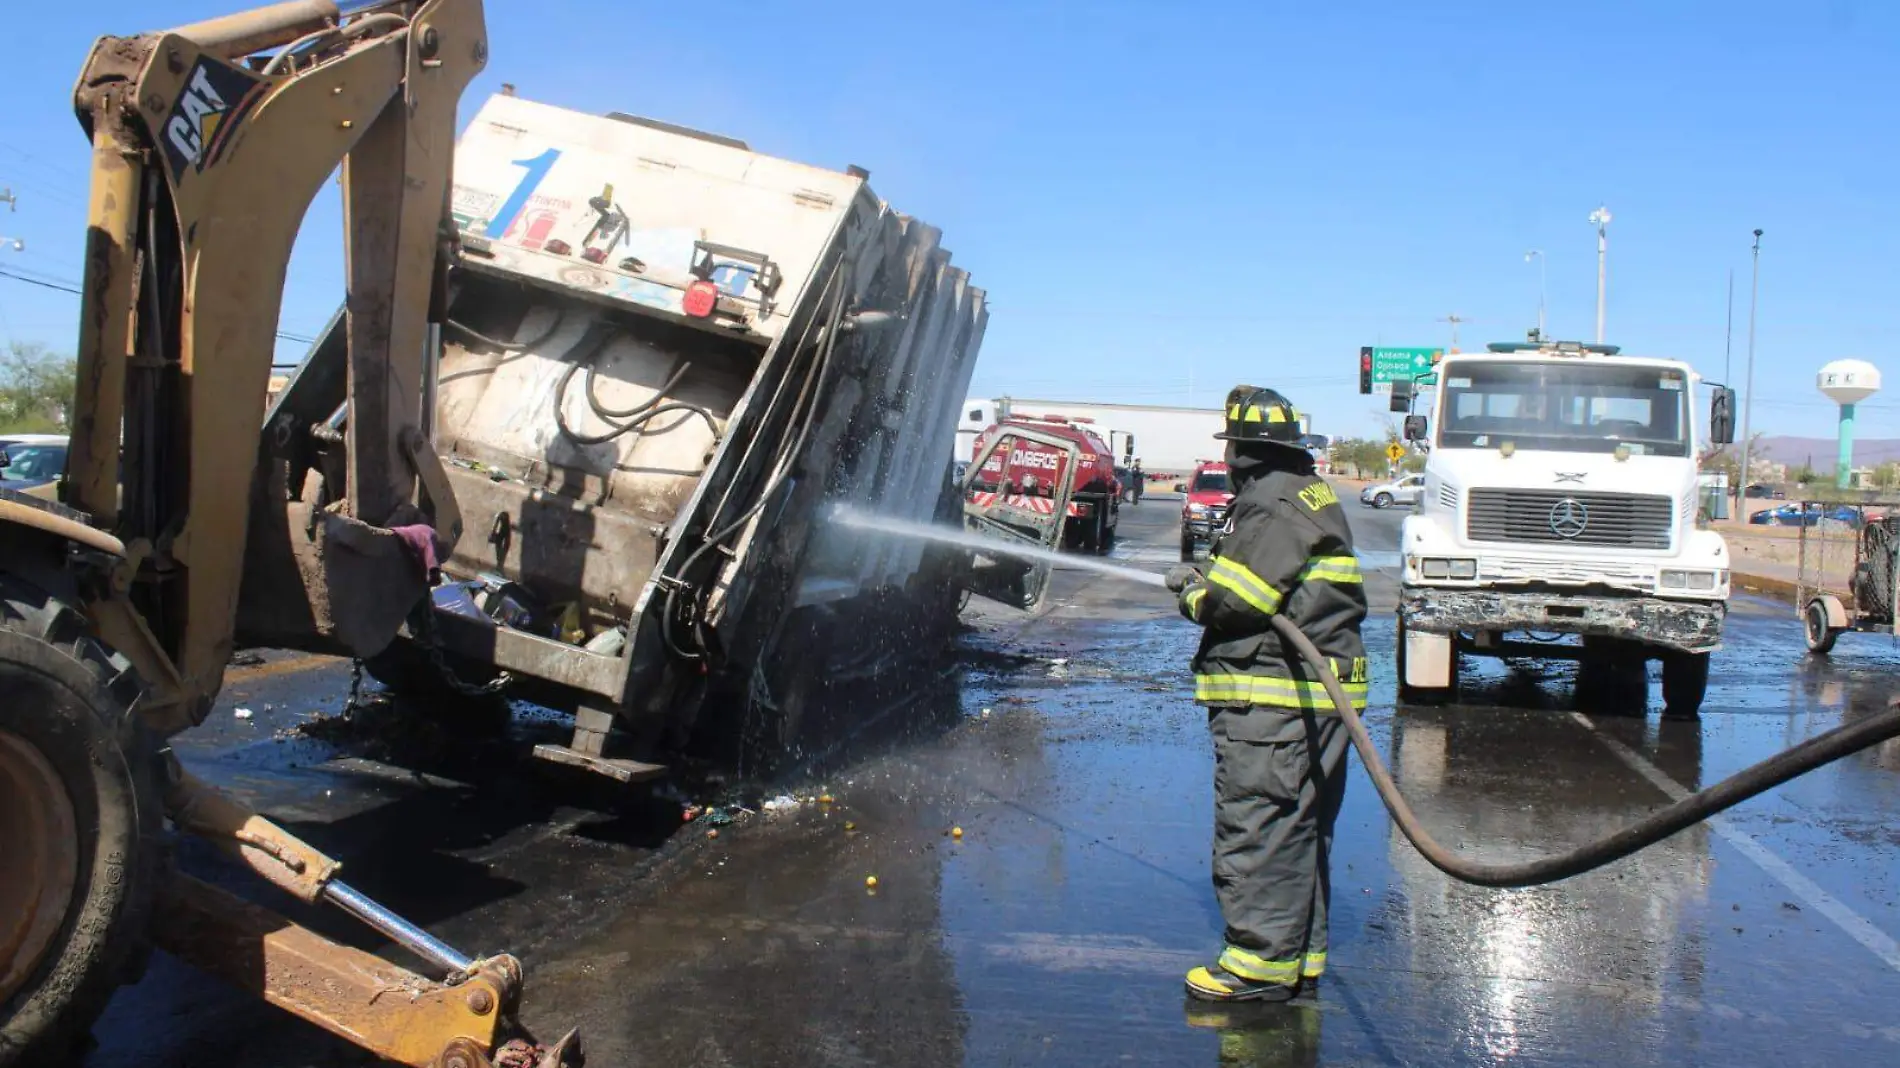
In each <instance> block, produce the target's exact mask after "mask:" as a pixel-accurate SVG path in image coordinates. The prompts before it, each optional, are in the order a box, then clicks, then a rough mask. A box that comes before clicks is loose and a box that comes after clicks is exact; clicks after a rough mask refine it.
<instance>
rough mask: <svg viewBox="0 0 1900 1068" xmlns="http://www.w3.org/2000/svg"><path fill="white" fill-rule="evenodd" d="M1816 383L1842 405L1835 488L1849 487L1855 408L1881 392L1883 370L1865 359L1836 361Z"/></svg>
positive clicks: (1829, 365) (1818, 376) (1821, 373)
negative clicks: (1881, 371) (1881, 373)
mask: <svg viewBox="0 0 1900 1068" xmlns="http://www.w3.org/2000/svg"><path fill="white" fill-rule="evenodd" d="M1814 384H1815V386H1816V387H1817V388H1819V389H1820V391H1821V392H1822V393H1824V394H1826V395H1827V398H1828V399H1829V400H1831V401H1833V402H1834V403H1836V404H1838V405H1840V406H1841V447H1840V455H1839V457H1838V458H1837V459H1836V460H1835V461H1834V485H1835V486H1837V487H1839V488H1840V489H1846V488H1847V479H1848V473H1849V472H1850V471H1852V470H1853V467H1854V405H1856V404H1859V403H1860V402H1861V401H1864V400H1866V399H1867V398H1868V397H1871V396H1873V395H1874V394H1876V393H1878V392H1880V368H1878V367H1875V366H1874V365H1873V364H1871V363H1868V362H1867V361H1866V360H1835V361H1834V362H1833V363H1830V364H1828V365H1827V366H1826V367H1823V368H1821V371H1820V373H1819V374H1817V375H1815V376H1814Z"/></svg>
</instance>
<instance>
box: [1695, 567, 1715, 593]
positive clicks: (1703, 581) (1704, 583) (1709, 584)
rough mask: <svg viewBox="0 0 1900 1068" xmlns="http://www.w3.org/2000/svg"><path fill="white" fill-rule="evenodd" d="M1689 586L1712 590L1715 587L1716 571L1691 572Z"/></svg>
mask: <svg viewBox="0 0 1900 1068" xmlns="http://www.w3.org/2000/svg"><path fill="white" fill-rule="evenodd" d="M1689 588H1690V589H1692V590H1712V589H1714V588H1715V572H1713V571H1691V572H1689Z"/></svg>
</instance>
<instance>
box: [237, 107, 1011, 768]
mask: <svg viewBox="0 0 1900 1068" xmlns="http://www.w3.org/2000/svg"><path fill="white" fill-rule="evenodd" d="M867 177H868V175H867V174H866V173H865V172H863V171H861V170H859V169H858V168H855V167H854V168H851V169H850V170H848V171H843V172H840V171H830V170H824V169H821V168H816V167H810V166H806V165H803V164H798V163H792V162H789V161H786V160H781V159H776V158H773V157H770V156H766V155H763V154H760V153H757V152H753V151H751V150H750V149H748V148H747V146H746V145H744V144H743V143H740V142H737V141H733V140H731V139H729V138H722V137H716V136H712V135H706V134H700V133H696V132H694V131H690V130H683V129H680V128H678V127H673V126H668V125H665V124H660V123H654V122H650V121H647V120H642V119H635V118H632V117H629V116H624V115H613V116H605V117H603V116H591V115H584V114H579V113H575V112H571V111H566V110H562V109H559V108H554V107H549V106H545V105H541V104H536V103H532V102H530V101H528V100H525V99H521V98H518V97H515V96H512V95H499V96H496V97H493V98H491V99H490V100H489V101H488V102H487V104H486V105H485V106H484V107H483V108H482V110H481V112H480V113H479V114H478V115H477V116H476V117H475V119H474V121H473V122H472V123H471V124H470V125H469V127H468V128H467V130H466V132H465V133H464V135H463V137H462V139H461V141H460V143H459V145H458V147H457V152H456V163H455V188H454V194H453V200H452V213H453V217H454V222H455V225H456V229H457V231H458V233H457V237H458V239H459V241H460V244H461V257H460V261H459V265H460V269H459V270H458V271H457V272H456V274H455V276H454V279H453V282H452V284H451V285H450V286H449V287H448V307H447V309H446V316H445V318H444V323H445V327H444V329H443V331H442V335H443V336H442V337H441V338H440V351H441V359H440V363H439V369H438V371H437V374H436V377H435V379H434V381H433V382H432V383H425V393H429V392H433V394H434V399H433V404H432V405H429V406H428V408H429V410H430V411H431V412H432V414H433V420H434V421H433V426H432V427H431V430H432V434H433V440H434V447H435V451H436V452H437V453H438V454H439V455H440V457H441V459H442V464H441V469H442V471H443V472H444V474H445V477H446V479H447V482H448V487H447V489H448V491H449V492H450V493H452V494H453V497H454V499H455V501H456V502H457V505H458V507H459V509H460V512H461V518H462V523H463V527H464V530H465V531H466V535H465V536H464V537H462V538H461V539H460V541H459V542H458V543H457V544H456V545H455V547H454V549H453V550H452V552H451V553H450V555H449V556H448V558H447V559H445V560H443V561H442V562H441V568H442V571H443V572H444V574H445V576H446V579H445V584H444V586H442V587H439V588H438V590H437V595H436V598H435V601H436V603H435V605H434V607H433V610H426V611H421V612H419V613H416V614H412V616H411V618H410V620H409V622H408V624H407V625H406V627H405V628H404V631H403V633H402V634H401V635H399V636H398V637H397V638H396V639H395V641H394V642H393V643H392V644H391V646H390V647H389V648H387V649H384V650H382V651H381V652H380V653H377V654H376V655H374V656H372V657H370V658H369V667H370V669H371V671H372V673H374V674H376V675H378V676H379V677H380V678H382V679H383V680H384V681H385V682H386V683H388V684H390V685H392V686H393V687H395V688H398V689H402V688H419V689H429V688H442V689H448V690H454V689H462V690H465V691H477V690H483V689H489V688H492V687H494V685H495V684H496V682H497V681H498V680H505V685H506V687H507V690H508V692H509V693H510V694H511V695H518V696H521V697H525V698H529V699H532V700H535V701H537V702H539V703H542V704H546V705H549V706H551V707H555V708H560V709H571V710H573V711H574V713H575V717H576V720H575V732H574V737H573V740H572V742H571V743H570V744H569V745H566V746H543V747H541V748H540V750H538V753H539V755H542V756H545V757H548V758H550V759H555V760H560V761H563V762H567V763H574V764H579V765H582V766H585V767H588V768H590V769H592V770H595V771H599V772H602V773H605V774H608V775H611V776H613V777H615V778H619V779H622V780H631V779H635V778H640V777H646V776H651V775H654V774H657V773H658V772H659V770H660V769H659V768H658V767H657V766H655V765H653V764H650V763H646V761H647V760H649V759H652V758H654V757H655V755H656V754H662V753H665V752H668V751H673V750H677V749H680V748H681V747H684V746H687V745H688V744H693V745H695V746H700V745H710V746H713V747H716V748H721V749H723V748H727V747H728V746H729V745H730V744H732V743H733V742H734V741H735V739H736V733H737V729H738V728H739V727H740V726H741V725H743V726H744V727H745V733H746V734H747V735H748V737H750V738H752V739H754V740H755V741H757V742H759V743H760V746H759V747H760V748H761V749H762V750H763V751H764V755H766V756H768V757H769V756H771V755H774V754H775V753H778V754H782V753H783V752H785V751H787V750H789V749H790V748H791V747H793V746H794V745H795V740H796V735H797V732H798V727H799V720H800V714H801V711H802V709H803V707H804V704H805V703H806V700H807V698H808V696H809V694H810V692H811V691H812V689H813V688H814V686H818V685H822V684H825V683H827V682H828V681H835V679H836V678H837V677H838V676H839V675H840V674H841V673H845V672H848V671H850V670H851V669H852V668H853V667H855V668H857V669H859V670H861V671H864V672H867V673H868V672H875V671H877V670H881V669H884V668H888V667H890V666H891V665H893V664H894V663H897V662H899V661H900V660H902V659H905V658H911V657H914V656H915V655H917V654H918V653H919V651H920V650H933V649H941V648H942V647H943V645H944V641H943V640H942V639H943V638H945V637H947V635H948V633H949V631H950V628H951V627H952V626H953V625H954V622H955V617H956V608H957V604H958V600H959V597H960V595H961V593H962V582H963V579H962V575H963V570H964V567H965V565H966V563H967V561H966V559H965V558H964V557H963V556H962V555H961V554H958V553H956V552H954V551H950V550H944V549H942V548H939V547H933V546H925V545H923V544H920V543H918V542H915V541H904V540H885V541H879V540H876V539H868V540H867V539H866V538H864V537H863V536H861V535H854V536H850V537H843V536H837V535H836V534H834V532H833V530H832V529H831V528H828V527H827V526H826V525H825V524H824V522H823V521H822V517H823V514H824V510H825V509H826V508H827V507H828V506H830V505H833V504H836V503H849V504H851V505H853V506H855V507H858V508H860V509H864V510H867V511H874V512H877V513H879V514H882V515H886V516H892V517H898V518H904V519H911V520H918V521H954V518H955V516H956V515H957V513H958V501H957V495H956V487H955V486H954V485H953V484H952V483H951V481H950V457H949V455H948V454H947V449H948V446H947V444H946V443H947V442H949V441H951V440H952V437H953V432H954V429H955V426H956V420H957V415H958V408H959V402H960V400H961V398H962V397H963V395H964V392H965V390H966V389H967V387H968V385H969V381H970V377H971V373H972V370H973V368H974V366H975V362H976V357H977V352H978V349H979V346H980V345H981V342H982V337H983V331H984V326H985V322H986V319H987V312H986V309H985V303H984V294H983V291H982V290H980V289H977V288H975V287H973V286H972V285H970V282H969V276H968V274H967V273H966V272H964V271H962V270H960V269H958V268H955V267H952V266H951V265H950V256H949V253H948V252H946V251H945V250H944V249H943V248H942V247H941V246H940V245H939V231H937V230H936V229H934V228H932V227H930V226H927V225H925V224H923V223H921V222H918V221H917V220H915V219H911V218H909V217H907V216H904V215H901V214H899V213H897V212H895V211H893V210H891V209H890V208H889V207H888V206H887V205H885V204H883V203H881V202H880V201H879V200H878V199H877V197H876V196H875V195H874V194H873V193H872V192H871V190H870V188H869V186H868V185H867V183H866V179H867ZM347 326H348V324H347V316H346V315H345V314H344V313H343V312H341V311H339V312H338V314H337V316H336V317H335V318H334V319H333V320H332V322H331V324H330V327H329V329H328V330H327V331H326V332H325V333H324V335H323V336H322V338H321V339H320V340H319V341H318V342H317V344H316V345H315V346H314V347H313V348H312V350H311V351H310V353H309V355H308V357H307V359H306V360H305V362H304V364H303V365H302V366H301V367H300V369H299V370H298V371H297V373H296V375H295V376H294V377H293V379H292V380H291V382H290V383H289V385H288V387H287V388H286V389H285V390H284V392H283V394H282V395H281V397H280V398H279V399H278V401H277V403H276V405H275V406H274V408H273V409H272V410H271V411H270V412H269V414H268V416H267V419H266V424H265V432H264V449H265V452H266V454H267V460H268V462H267V463H266V464H265V465H263V468H264V473H263V475H262V476H261V477H260V481H259V485H258V487H257V490H256V495H257V497H258V506H257V507H256V508H254V512H253V523H254V527H253V529H254V531H255V532H256V533H255V535H254V536H253V537H252V539H251V541H250V552H249V556H248V558H247V560H246V570H247V582H246V590H247V591H249V590H253V589H257V590H272V591H276V592H275V593H274V594H273V596H271V597H269V598H261V597H260V598H252V597H246V599H245V600H244V602H243V605H242V607H241V611H240V622H239V626H240V634H241V636H242V638H243V640H244V641H246V642H247V643H250V644H258V645H269V644H277V643H281V642H284V641H286V640H287V639H288V638H293V637H299V636H301V635H304V634H306V633H307V632H308V627H307V625H306V623H305V619H306V618H307V616H308V615H309V613H310V610H311V608H310V606H309V605H305V604H300V603H298V602H297V599H296V598H295V597H294V596H291V597H285V596H283V595H282V592H283V591H287V590H288V591H295V590H297V589H300V588H301V584H299V583H291V582H288V581H283V582H279V581H270V580H268V579H264V580H262V581H257V582H252V581H248V578H249V576H250V575H256V576H259V577H260V578H262V577H263V576H268V575H273V574H284V573H285V569H287V568H291V567H294V557H293V554H292V549H291V542H292V541H293V540H294V539H297V538H300V537H302V536H303V534H302V532H301V531H298V530H295V529H290V528H289V527H287V526H286V523H285V512H284V509H283V507H282V505H281V504H278V503H275V502H278V501H281V500H282V499H283V495H289V496H291V497H293V498H303V499H313V500H319V501H320V500H321V499H322V498H323V496H324V494H325V488H324V487H325V481H324V474H323V472H324V470H325V464H326V462H327V459H326V458H327V453H328V450H329V443H332V442H336V441H338V440H340V439H341V438H342V436H343V435H345V434H346V433H347V429H348V420H349V410H348V405H347V404H346V403H345V399H346V398H345V392H344V387H345V370H344V368H345V348H346V344H345V343H346V334H347ZM273 517H274V520H273ZM273 526H274V527H275V529H272V528H273ZM456 583H470V584H472V585H467V586H463V587H461V588H459V589H458V588H456V586H455V584H456ZM470 591H472V592H473V596H472V597H470V596H469V595H468V594H469V592H470ZM509 591H513V592H514V593H518V594H520V598H519V600H515V599H511V598H510V596H509ZM471 601H473V602H474V603H475V604H476V605H477V606H478V609H479V607H482V606H486V607H488V608H490V609H493V610H492V611H487V612H484V611H481V610H471V608H470V602H471ZM502 605H506V606H507V608H506V612H505V613H504V612H503V610H502V608H501V607H499V606H502ZM497 615H505V621H497V619H496V618H494V617H495V616H497ZM299 644H302V643H301V642H299ZM338 651H344V650H338ZM437 654H439V655H437ZM444 667H446V668H447V669H448V674H447V677H445V676H444V674H443V672H442V671H441V670H440V669H441V668H444ZM740 717H750V718H749V720H745V719H741V718H740Z"/></svg>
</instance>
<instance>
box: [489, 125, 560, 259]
mask: <svg viewBox="0 0 1900 1068" xmlns="http://www.w3.org/2000/svg"><path fill="white" fill-rule="evenodd" d="M560 158H561V150H560V149H558V148H550V149H548V150H547V151H546V152H543V153H541V154H540V155H538V156H536V157H534V158H533V159H518V160H514V161H513V163H514V165H515V166H517V167H525V168H527V170H528V173H526V174H524V175H522V176H521V181H520V183H519V184H517V185H516V186H515V191H514V192H512V193H510V194H508V199H507V200H505V201H503V202H502V205H501V210H499V211H497V212H495V217H494V218H492V219H490V220H488V229H487V231H486V232H487V234H488V236H489V237H492V238H494V239H495V240H497V241H499V240H501V239H502V236H503V235H505V234H506V233H507V232H508V228H509V227H510V226H513V225H514V223H515V219H516V218H518V217H519V216H520V215H521V210H522V209H523V208H526V207H527V206H528V198H529V197H531V196H533V195H534V191H535V188H536V187H538V186H539V185H540V184H541V179H543V178H546V177H547V176H548V172H549V171H551V170H553V169H554V161H555V160H557V159H560Z"/></svg>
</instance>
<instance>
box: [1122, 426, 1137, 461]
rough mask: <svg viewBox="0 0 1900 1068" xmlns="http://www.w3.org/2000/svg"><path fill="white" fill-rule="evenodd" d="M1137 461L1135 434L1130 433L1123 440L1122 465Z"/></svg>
mask: <svg viewBox="0 0 1900 1068" xmlns="http://www.w3.org/2000/svg"><path fill="white" fill-rule="evenodd" d="M1134 462H1135V435H1133V434H1130V435H1128V436H1127V437H1126V438H1124V439H1123V440H1122V465H1123V466H1124V467H1127V466H1132V465H1133V464H1134Z"/></svg>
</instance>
